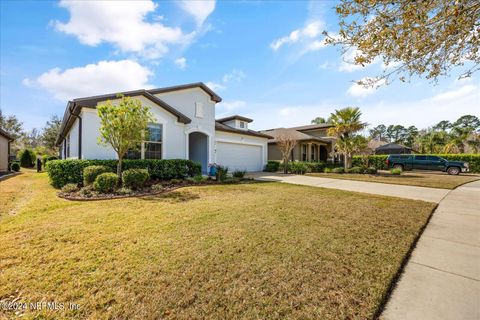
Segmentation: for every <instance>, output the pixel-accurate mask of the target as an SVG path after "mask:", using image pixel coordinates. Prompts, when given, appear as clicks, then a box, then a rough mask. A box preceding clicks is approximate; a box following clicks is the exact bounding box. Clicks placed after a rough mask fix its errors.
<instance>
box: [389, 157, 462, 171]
mask: <svg viewBox="0 0 480 320" xmlns="http://www.w3.org/2000/svg"><path fill="white" fill-rule="evenodd" d="M386 163H387V166H388V168H397V169H401V170H436V171H443V172H447V173H448V174H455V175H456V174H459V173H460V172H468V171H469V169H468V162H463V161H449V160H446V159H443V158H441V157H439V156H431V155H424V154H391V155H389V156H388V158H387V160H386Z"/></svg>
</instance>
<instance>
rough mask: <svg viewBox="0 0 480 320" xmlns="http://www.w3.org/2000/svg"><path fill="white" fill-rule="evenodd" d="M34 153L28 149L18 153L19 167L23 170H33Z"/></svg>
mask: <svg viewBox="0 0 480 320" xmlns="http://www.w3.org/2000/svg"><path fill="white" fill-rule="evenodd" d="M35 159H36V156H35V153H34V152H33V151H32V150H30V149H25V150H23V151H21V152H20V165H21V166H22V167H24V168H33V167H34V166H35Z"/></svg>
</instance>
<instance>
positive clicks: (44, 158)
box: [42, 154, 58, 166]
mask: <svg viewBox="0 0 480 320" xmlns="http://www.w3.org/2000/svg"><path fill="white" fill-rule="evenodd" d="M52 160H58V157H57V156H49V155H48V154H45V155H43V156H42V164H43V166H45V165H46V164H47V162H48V161H52Z"/></svg>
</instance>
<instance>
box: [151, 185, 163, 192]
mask: <svg viewBox="0 0 480 320" xmlns="http://www.w3.org/2000/svg"><path fill="white" fill-rule="evenodd" d="M163 190H165V187H164V186H163V185H162V184H161V183H157V184H154V185H153V186H152V191H153V192H160V191H163Z"/></svg>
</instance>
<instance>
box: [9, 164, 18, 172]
mask: <svg viewBox="0 0 480 320" xmlns="http://www.w3.org/2000/svg"><path fill="white" fill-rule="evenodd" d="M10 169H11V170H12V171H15V172H18V171H20V164H19V163H18V162H12V164H11V165H10Z"/></svg>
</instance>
